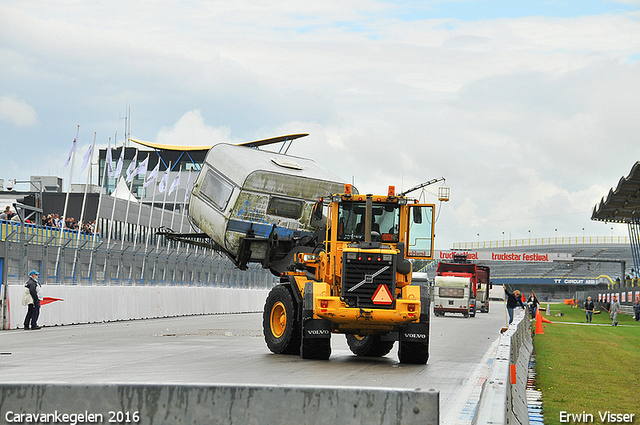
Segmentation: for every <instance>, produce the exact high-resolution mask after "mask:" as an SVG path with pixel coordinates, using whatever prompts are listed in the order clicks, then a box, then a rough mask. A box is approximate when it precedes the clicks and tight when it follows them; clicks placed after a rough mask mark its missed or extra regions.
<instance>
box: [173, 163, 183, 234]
mask: <svg viewBox="0 0 640 425" xmlns="http://www.w3.org/2000/svg"><path fill="white" fill-rule="evenodd" d="M180 173H182V165H180V170H179V171H178V177H176V180H178V187H176V188H175V190H176V195H175V197H174V198H173V210H171V230H173V220H174V218H175V217H176V204H177V203H178V189H179V188H180ZM172 186H173V185H172Z"/></svg>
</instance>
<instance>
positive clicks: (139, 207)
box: [131, 153, 149, 251]
mask: <svg viewBox="0 0 640 425" xmlns="http://www.w3.org/2000/svg"><path fill="white" fill-rule="evenodd" d="M145 161H147V162H146V163H147V167H148V166H149V165H148V164H149V153H147V159H146V160H145ZM143 162H144V161H143ZM139 171H140V170H136V174H138V173H139ZM143 176H144V177H143V179H144V180H146V179H147V170H146V169H145V170H144V174H143ZM131 182H132V183H131V184H132V185H133V180H132V181H131ZM143 185H144V183H143ZM142 205H143V204H142V199H141V200H140V205H139V206H138V220H136V230H135V233H134V235H133V250H134V251H135V249H136V244H137V243H138V229H139V228H140V213H141V212H142Z"/></svg>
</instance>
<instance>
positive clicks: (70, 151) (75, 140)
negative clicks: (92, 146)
mask: <svg viewBox="0 0 640 425" xmlns="http://www.w3.org/2000/svg"><path fill="white" fill-rule="evenodd" d="M77 144H78V140H77V137H76V138H75V139H73V142H71V147H70V148H69V153H68V154H67V162H65V163H64V166H65V167H66V166H67V165H69V163H70V162H71V157H72V156H73V153H74V152H75V151H76V145H77Z"/></svg>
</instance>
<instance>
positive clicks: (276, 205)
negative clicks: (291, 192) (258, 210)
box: [267, 196, 304, 218]
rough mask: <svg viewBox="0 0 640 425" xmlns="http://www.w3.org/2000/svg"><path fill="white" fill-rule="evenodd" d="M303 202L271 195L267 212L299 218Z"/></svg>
mask: <svg viewBox="0 0 640 425" xmlns="http://www.w3.org/2000/svg"><path fill="white" fill-rule="evenodd" d="M303 204H304V202H303V201H296V200H293V199H285V198H278V197H276V196H273V197H272V198H271V199H270V200H269V206H268V207H267V214H271V215H278V216H280V217H285V218H300V215H302V206H303Z"/></svg>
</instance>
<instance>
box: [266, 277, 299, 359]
mask: <svg viewBox="0 0 640 425" xmlns="http://www.w3.org/2000/svg"><path fill="white" fill-rule="evenodd" d="M296 316H297V314H296V308H295V302H294V300H293V297H292V295H291V293H290V292H289V289H287V287H286V286H285V285H278V286H275V287H274V288H273V289H272V290H271V292H269V295H268V296H267V301H266V302H265V304H264V312H263V314H262V329H263V331H264V340H265V342H266V343H267V347H269V350H271V352H273V353H275V354H300V320H299V318H297V317H296Z"/></svg>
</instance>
